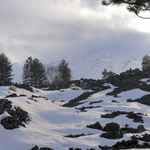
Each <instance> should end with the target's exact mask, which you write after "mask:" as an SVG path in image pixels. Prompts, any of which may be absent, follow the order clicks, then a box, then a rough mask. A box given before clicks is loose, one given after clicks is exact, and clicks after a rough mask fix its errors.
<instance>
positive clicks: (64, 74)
mask: <svg viewBox="0 0 150 150" xmlns="http://www.w3.org/2000/svg"><path fill="white" fill-rule="evenodd" d="M58 70H59V73H60V78H61V80H62V81H64V82H67V81H70V80H71V69H70V68H69V67H68V63H67V62H66V60H64V59H63V60H62V61H61V62H60V64H59V66H58Z"/></svg>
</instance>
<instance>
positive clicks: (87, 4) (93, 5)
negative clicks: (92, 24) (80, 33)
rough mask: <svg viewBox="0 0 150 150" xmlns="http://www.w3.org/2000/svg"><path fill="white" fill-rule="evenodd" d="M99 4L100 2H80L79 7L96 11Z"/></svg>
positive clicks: (88, 0) (84, 0)
mask: <svg viewBox="0 0 150 150" xmlns="http://www.w3.org/2000/svg"><path fill="white" fill-rule="evenodd" d="M100 4H101V0H81V6H83V7H88V8H90V9H97V8H98V7H99V6H100Z"/></svg>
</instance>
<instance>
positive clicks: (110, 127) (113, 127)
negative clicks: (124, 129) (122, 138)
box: [103, 122, 120, 132]
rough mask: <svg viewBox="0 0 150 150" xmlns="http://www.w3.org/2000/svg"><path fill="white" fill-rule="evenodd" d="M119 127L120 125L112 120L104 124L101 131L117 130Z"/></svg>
mask: <svg viewBox="0 0 150 150" xmlns="http://www.w3.org/2000/svg"><path fill="white" fill-rule="evenodd" d="M119 129H120V125H119V124H117V123H115V122H112V123H108V124H106V125H105V127H104V129H103V131H107V132H117V131H119Z"/></svg>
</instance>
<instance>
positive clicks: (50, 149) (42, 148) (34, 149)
mask: <svg viewBox="0 0 150 150" xmlns="http://www.w3.org/2000/svg"><path fill="white" fill-rule="evenodd" d="M30 150H54V149H52V148H49V147H41V148H39V147H38V146H37V145H35V146H34V147H32V148H31V149H30Z"/></svg>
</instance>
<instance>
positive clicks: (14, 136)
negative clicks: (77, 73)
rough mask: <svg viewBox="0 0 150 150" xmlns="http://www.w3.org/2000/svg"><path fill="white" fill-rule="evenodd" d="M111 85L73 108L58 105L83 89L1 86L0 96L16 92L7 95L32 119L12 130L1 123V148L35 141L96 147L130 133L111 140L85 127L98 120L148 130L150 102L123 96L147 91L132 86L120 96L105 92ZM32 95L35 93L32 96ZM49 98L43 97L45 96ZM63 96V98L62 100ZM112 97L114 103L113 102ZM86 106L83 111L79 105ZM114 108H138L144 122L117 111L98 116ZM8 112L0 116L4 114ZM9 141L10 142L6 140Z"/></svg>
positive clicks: (63, 148) (24, 147)
mask: <svg viewBox="0 0 150 150" xmlns="http://www.w3.org/2000/svg"><path fill="white" fill-rule="evenodd" d="M113 88H114V87H113V86H111V88H110V89H107V90H104V91H101V92H97V93H95V94H93V95H92V96H91V97H89V98H87V99H86V100H83V101H84V102H85V103H84V104H81V105H79V106H77V107H76V108H74V107H73V108H66V107H62V106H61V105H62V104H64V101H65V102H68V101H69V100H71V99H73V98H75V97H77V96H79V95H81V94H82V93H83V92H84V90H82V89H81V88H79V89H78V90H72V89H70V88H69V89H63V90H60V91H43V90H39V89H34V92H33V93H32V92H29V91H27V90H24V89H19V88H17V89H16V92H14V91H11V90H10V89H9V87H0V91H1V92H0V98H4V97H5V96H6V95H10V94H11V93H16V94H17V95H18V96H19V95H24V96H21V97H20V96H19V97H8V98H7V99H8V100H9V101H12V103H13V105H14V106H20V107H21V108H22V109H24V110H25V111H27V112H28V113H29V116H30V119H31V121H29V122H28V123H27V124H26V127H25V128H24V127H20V128H18V129H14V130H6V129H4V127H3V126H2V125H0V133H1V136H0V141H1V144H0V149H2V150H10V149H11V150H30V149H31V148H32V147H33V146H34V145H38V146H39V147H45V146H46V147H51V148H53V149H55V150H68V149H69V148H70V147H73V148H77V147H79V148H82V149H83V150H86V149H89V148H94V149H96V150H98V149H99V148H98V145H102V146H105V145H107V146H109V145H110V146H111V145H113V144H115V143H116V142H117V141H122V140H128V139H130V137H131V135H133V134H131V133H130V134H125V135H124V136H123V138H121V139H117V140H110V139H106V138H102V137H100V134H102V133H103V131H101V130H97V129H91V128H87V127H86V126H87V125H89V124H93V123H95V122H97V121H99V122H100V123H101V125H102V126H103V127H104V126H105V125H106V124H107V123H110V122H116V123H118V124H119V125H120V127H124V126H125V124H128V125H129V126H130V127H134V128H137V126H138V125H141V124H143V125H144V127H145V128H146V131H145V132H143V133H142V134H144V133H150V125H149V122H150V111H149V106H146V105H143V104H139V103H128V102H127V101H126V99H128V98H133V99H134V98H137V97H141V96H143V95H146V94H148V92H145V91H142V90H140V89H134V90H130V91H126V92H122V93H120V94H119V97H117V98H116V97H113V96H107V95H106V93H108V92H110V91H112V90H113ZM32 95H34V97H33V96H32ZM43 96H44V97H46V98H48V99H45V98H44V97H43ZM62 100H63V101H62ZM99 100H101V101H102V102H98V103H93V104H92V106H100V107H99V108H93V109H89V108H88V107H89V106H91V105H90V102H95V101H99ZM112 100H115V101H116V103H114V102H112ZM52 101H54V102H52ZM83 106H84V107H87V109H86V111H85V112H82V111H80V109H79V108H81V107H83ZM113 111H126V112H131V111H133V112H136V113H138V112H140V113H144V114H147V116H143V120H144V123H139V122H138V123H135V122H133V120H132V119H129V118H127V117H125V115H120V116H117V117H115V118H101V115H103V114H106V113H108V112H109V113H111V112H113ZM7 115H8V114H7V113H4V114H2V115H1V116H0V117H1V118H3V117H4V116H7ZM83 133H84V134H85V136H81V137H78V138H69V137H64V136H67V135H70V134H72V135H77V134H83ZM8 143H9V144H8Z"/></svg>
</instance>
